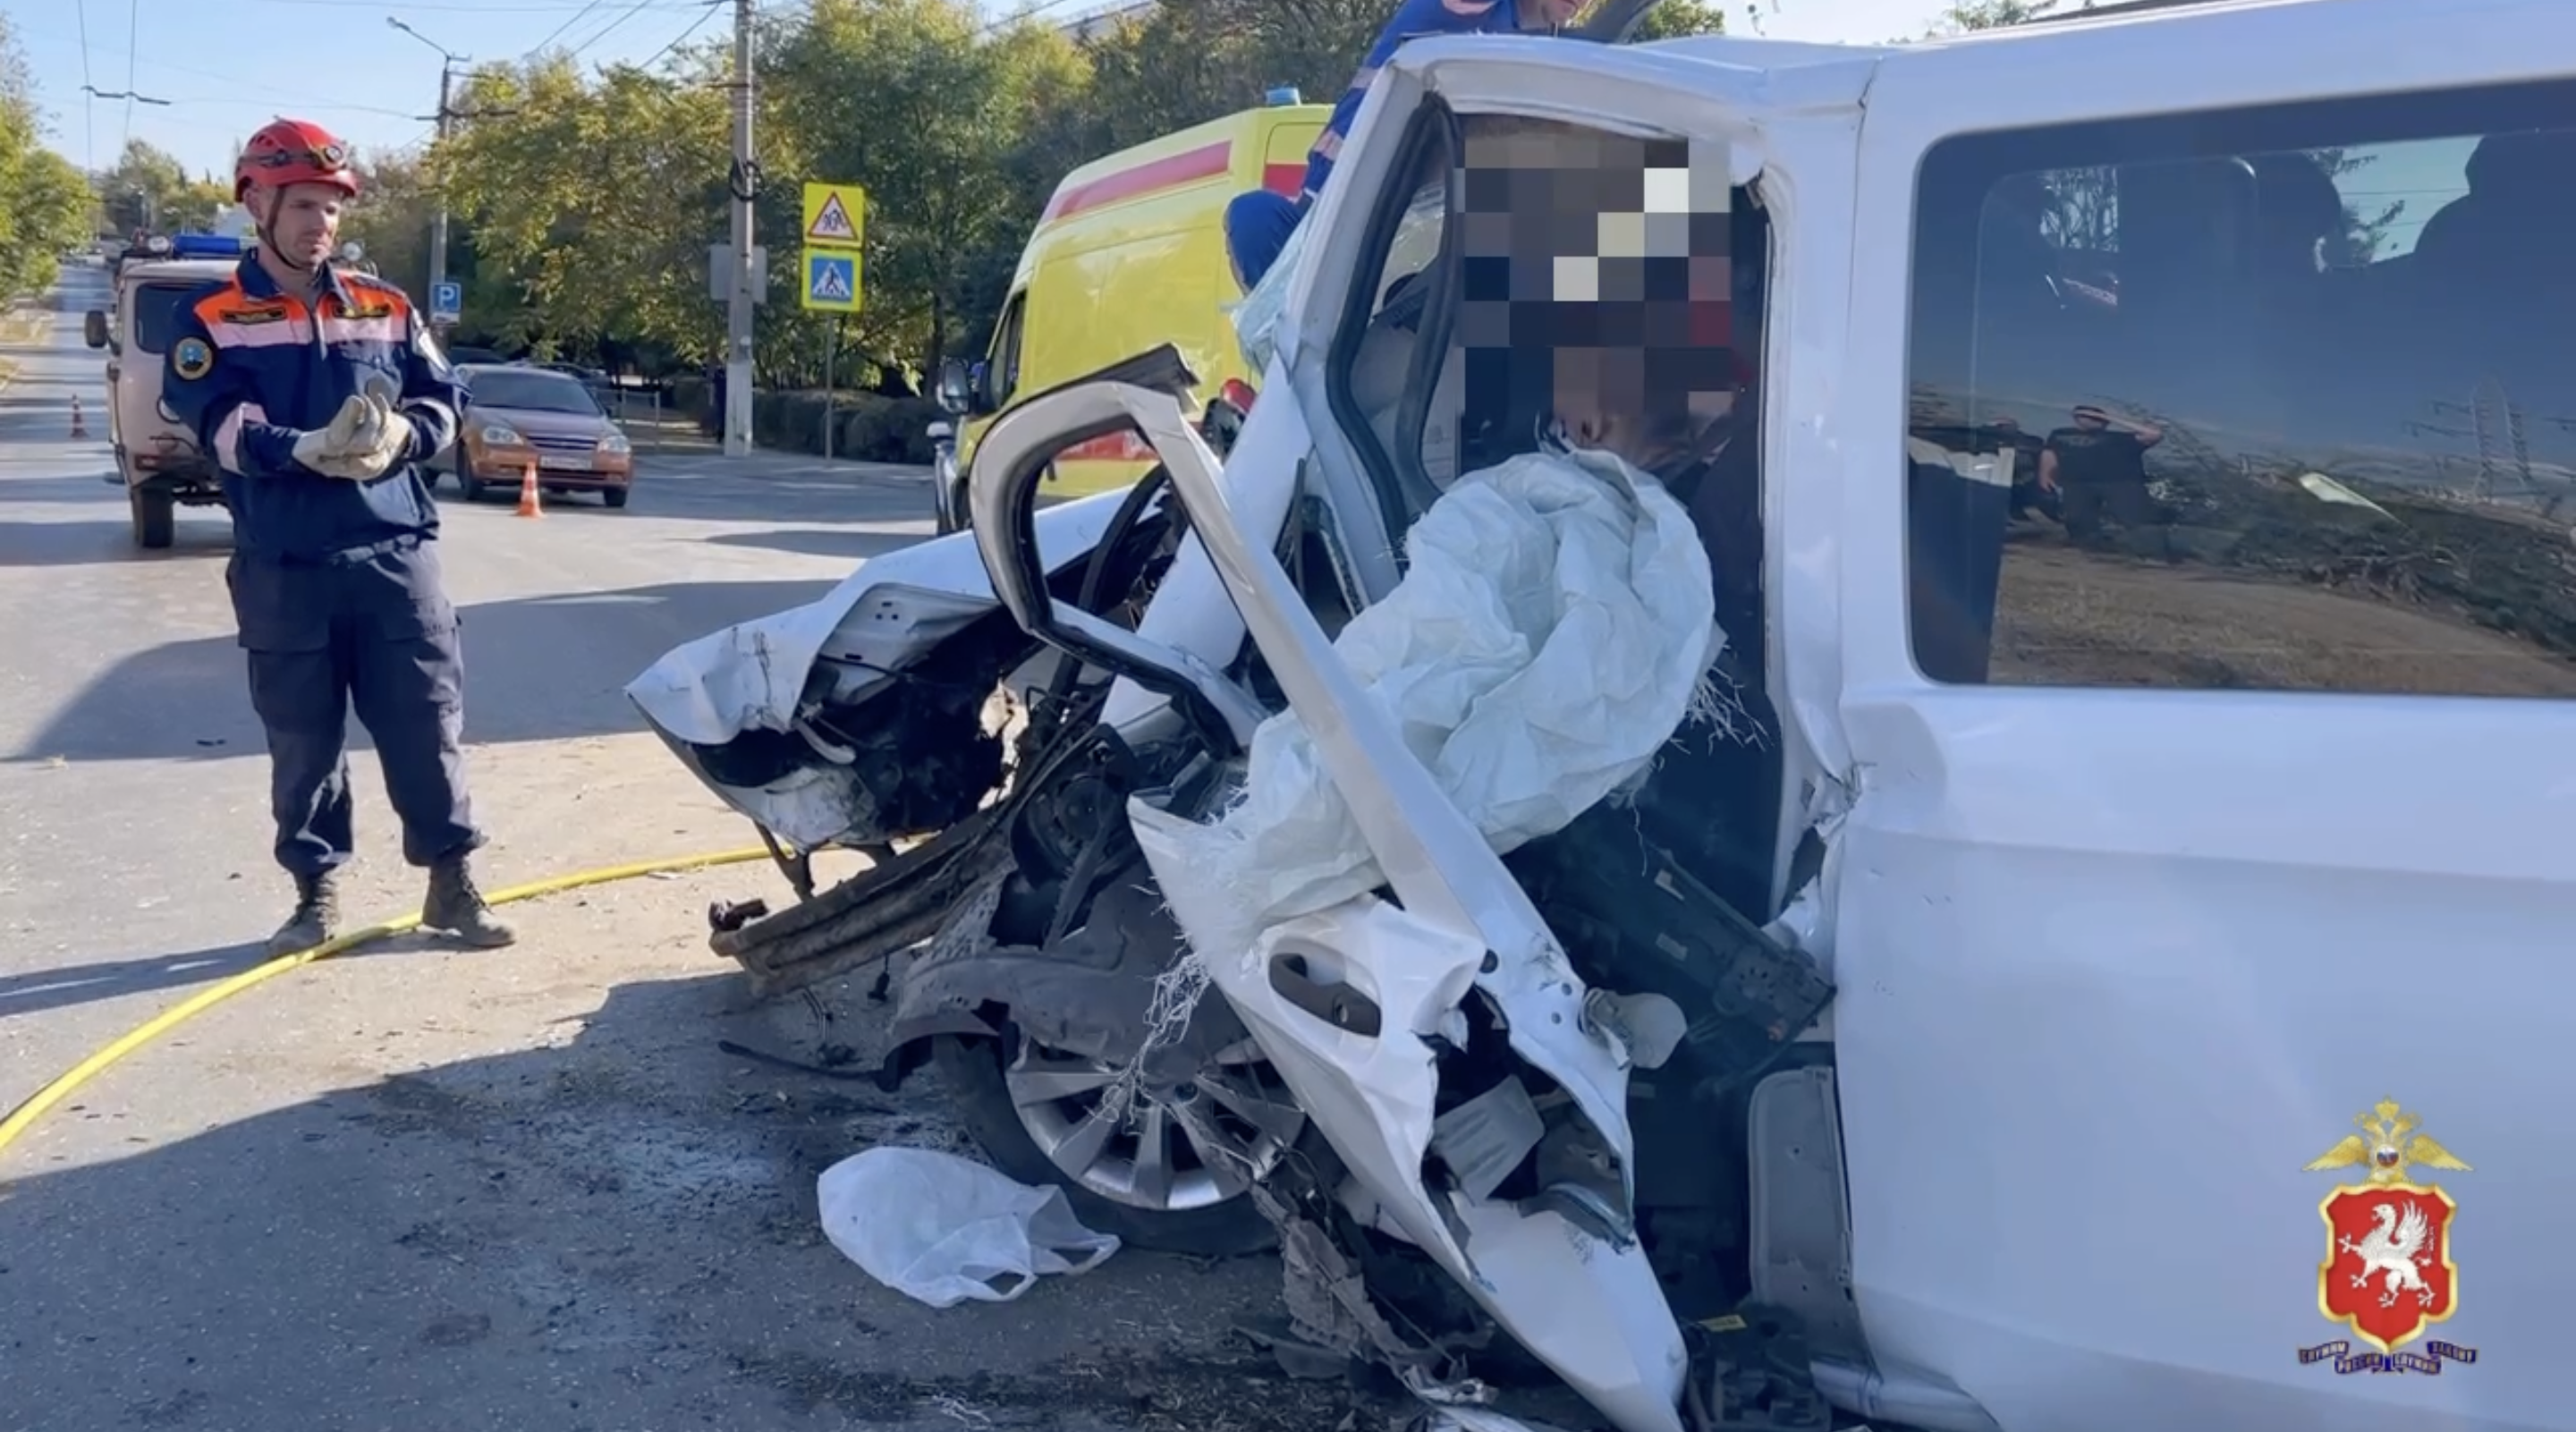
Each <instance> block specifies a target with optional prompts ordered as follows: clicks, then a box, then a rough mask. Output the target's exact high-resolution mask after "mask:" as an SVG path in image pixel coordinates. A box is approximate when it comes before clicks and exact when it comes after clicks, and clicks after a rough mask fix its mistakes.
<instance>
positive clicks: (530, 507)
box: [519, 463, 546, 517]
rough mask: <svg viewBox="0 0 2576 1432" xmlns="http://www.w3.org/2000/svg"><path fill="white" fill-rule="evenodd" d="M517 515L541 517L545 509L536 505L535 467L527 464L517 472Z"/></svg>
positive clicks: (532, 464)
mask: <svg viewBox="0 0 2576 1432" xmlns="http://www.w3.org/2000/svg"><path fill="white" fill-rule="evenodd" d="M519 515H520V516H521V517H543V516H545V515H546V514H545V509H543V508H541V507H539V506H538V505H537V465H536V464H535V463H529V464H528V465H527V466H526V467H525V468H523V469H521V470H520V472H519Z"/></svg>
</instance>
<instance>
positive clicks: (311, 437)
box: [295, 393, 369, 476]
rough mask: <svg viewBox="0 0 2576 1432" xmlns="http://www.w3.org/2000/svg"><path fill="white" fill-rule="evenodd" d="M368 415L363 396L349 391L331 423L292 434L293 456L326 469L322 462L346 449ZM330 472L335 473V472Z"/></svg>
mask: <svg viewBox="0 0 2576 1432" xmlns="http://www.w3.org/2000/svg"><path fill="white" fill-rule="evenodd" d="M368 416H369V411H368V407H367V400H366V398H365V397H363V396H361V395H359V394H356V393H351V394H350V395H349V399H348V401H347V402H344V403H342V404H341V405H340V411H338V412H336V413H333V414H332V415H331V421H330V424H329V425H328V426H326V427H321V428H316V429H314V430H313V431H311V432H307V433H299V434H297V435H296V438H295V460H296V461H297V462H300V463H302V464H304V465H305V466H306V467H309V468H311V469H313V470H314V471H315V472H322V471H325V468H324V466H323V464H325V463H326V462H328V461H330V460H331V459H333V458H336V457H339V456H341V455H343V454H345V453H347V452H348V451H349V448H350V444H351V443H352V442H354V441H355V440H356V438H357V436H358V427H359V425H360V424H361V423H364V422H365V421H366V420H367V418H368ZM332 475H333V476H338V474H336V473H334V474H332Z"/></svg>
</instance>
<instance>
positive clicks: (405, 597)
mask: <svg viewBox="0 0 2576 1432" xmlns="http://www.w3.org/2000/svg"><path fill="white" fill-rule="evenodd" d="M357 192H358V176H357V174H356V172H355V171H353V170H352V169H351V168H350V167H349V153H348V148H347V146H346V145H343V144H342V143H341V142H340V141H339V140H338V139H337V138H335V137H333V136H332V135H331V134H330V133H329V132H328V131H326V130H324V129H323V128H322V127H321V126H319V125H315V124H311V123H307V122H305V121H302V120H291V119H281V120H279V121H277V122H275V123H273V124H270V125H269V126H267V127H266V128H264V129H262V130H260V131H259V132H258V133H256V134H254V135H252V136H251V138H250V142H249V144H247V145H246V146H245V147H244V148H243V150H242V155H241V159H240V161H239V163H237V164H236V165H235V166H234V169H233V197H234V198H235V199H237V200H239V201H240V202H241V203H242V204H243V205H245V206H246V207H247V208H248V209H249V211H250V215H251V218H252V219H253V221H254V222H255V223H256V224H257V226H258V233H259V245H258V247H257V249H255V250H254V251H253V252H252V253H250V254H248V255H246V256H245V257H244V258H243V260H242V263H241V267H240V268H239V269H238V270H236V271H235V272H234V274H233V276H232V278H231V279H230V280H228V281H227V282H225V283H224V285H223V286H222V287H220V288H218V289H216V290H214V291H213V292H212V293H209V294H207V295H205V296H204V297H202V298H200V299H198V300H197V301H196V302H195V303H194V304H193V305H191V306H189V307H188V308H186V309H185V310H183V311H182V312H181V314H180V316H179V318H180V321H179V325H178V328H177V330H176V332H175V333H174V335H173V337H172V339H171V342H170V344H169V348H168V356H167V357H166V359H165V360H164V361H165V363H166V365H167V366H166V371H165V373H164V379H163V385H162V386H163V389H164V391H165V392H166V393H167V395H168V399H169V403H170V406H171V408H172V409H173V410H174V411H175V412H176V413H177V414H178V416H179V419H180V421H181V422H183V423H184V424H186V425H187V426H188V427H189V428H190V429H191V430H193V431H194V432H195V433H196V435H197V440H198V442H199V443H201V444H202V445H203V446H204V448H205V451H206V452H208V453H209V454H211V455H212V456H213V457H214V459H215V462H216V464H217V466H218V467H219V468H220V469H221V470H222V475H223V488H224V500H225V502H226V504H227V505H228V506H230V507H231V509H232V514H233V533H234V543H233V555H232V561H231V564H230V566H229V567H227V568H226V570H225V574H224V580H225V584H226V585H227V586H229V587H230V588H231V590H232V600H233V615H234V618H235V620H236V621H237V622H238V624H239V626H240V630H241V645H242V647H243V648H244V650H245V651H247V652H248V654H249V667H250V697H251V705H252V707H253V708H254V709H256V710H257V711H258V713H259V719H260V724H261V725H262V726H263V727H265V728H266V729H267V732H268V754H269V801H270V806H271V809H272V812H273V813H274V815H275V817H276V821H277V844H276V847H275V849H276V856H277V862H278V864H280V865H283V866H285V867H286V870H287V873H288V874H290V875H292V876H293V877H294V878H295V911H294V913H293V914H292V915H290V916H289V917H288V918H287V921H286V923H285V924H284V925H283V926H281V927H280V928H279V929H278V931H277V934H276V935H275V936H274V937H273V938H272V939H271V940H270V942H269V943H270V948H271V949H273V950H276V951H278V952H280V953H285V952H290V951H297V950H305V949H310V948H312V947H313V946H315V945H319V944H322V943H324V942H325V941H328V940H330V939H332V938H334V937H335V936H337V935H338V934H339V933H340V931H339V913H340V912H339V897H338V892H337V890H336V889H335V887H334V881H335V878H336V874H337V872H338V870H339V868H340V866H341V865H342V864H343V863H345V862H346V861H347V860H348V859H349V857H350V854H351V845H352V841H353V831H352V829H351V819H350V791H349V763H348V751H347V746H348V743H347V713H348V711H349V708H350V707H351V706H352V705H354V706H355V707H356V709H357V713H358V719H359V720H360V721H362V722H364V723H366V728H367V733H368V734H369V735H370V736H372V737H374V738H375V744H376V753H377V756H378V758H379V760H380V761H381V762H382V764H383V766H384V773H385V794H386V795H387V796H388V797H390V798H391V800H392V803H393V808H394V813H395V814H396V815H397V816H399V817H400V818H401V820H402V827H403V857H404V859H406V860H408V861H410V862H411V863H412V864H413V865H416V866H423V867H426V868H427V869H428V871H429V891H428V896H427V898H426V899H425V900H424V901H423V902H422V905H421V924H422V926H423V927H424V928H427V929H431V930H439V931H444V932H447V933H449V934H452V935H455V936H457V937H459V938H461V939H462V940H464V941H465V942H467V943H469V944H474V945H482V946H497V945H506V944H509V943H511V942H512V941H513V940H514V939H515V938H516V935H515V933H514V932H513V931H512V930H511V928H510V927H509V926H508V925H507V924H504V923H503V922H501V921H500V920H498V919H496V918H495V917H494V916H493V914H492V910H491V907H490V906H489V905H487V904H486V903H485V902H484V899H483V896H482V895H481V893H479V892H478V891H477V890H476V888H475V884H474V877H473V874H472V872H471V870H470V869H469V868H468V866H467V860H468V857H469V855H470V854H471V853H472V852H473V851H474V849H475V848H476V847H478V846H480V845H481V844H482V843H483V835H482V832H481V831H479V830H478V829H476V827H475V825H474V819H473V813H472V811H471V809H470V807H469V804H468V802H467V799H466V791H465V762H464V753H463V749H462V736H463V730H464V713H465V686H464V675H465V673H464V665H463V660H462V657H461V654H460V651H459V647H458V641H457V619H456V609H455V607H454V606H452V605H451V604H450V603H449V602H448V599H447V593H446V591H445V588H444V584H443V583H442V582H441V581H440V577H439V563H438V542H437V538H438V506H437V504H436V503H435V502H434V501H433V500H432V499H431V497H430V492H429V486H428V483H427V482H426V481H425V480H424V476H423V465H424V464H425V463H426V462H427V461H428V459H429V458H430V457H431V456H432V455H434V454H435V453H437V452H438V451H439V450H440V449H441V448H443V447H445V446H447V444H448V443H449V442H451V441H453V440H454V438H455V436H456V427H457V420H458V413H459V412H460V411H461V408H462V404H463V400H464V396H465V393H464V388H463V385H462V384H461V383H460V381H459V380H458V378H457V376H456V372H455V370H454V369H453V368H451V367H450V366H449V365H448V362H447V358H446V356H445V355H444V354H443V353H441V352H440V351H439V348H438V344H437V342H436V340H435V339H433V338H432V337H431V336H430V335H429V333H428V331H427V329H426V328H425V327H424V326H423V323H422V320H421V317H420V313H419V311H418V310H417V309H415V308H414V307H413V306H412V303H411V300H410V299H409V298H408V297H407V296H405V295H404V293H403V292H402V290H400V289H398V288H396V287H394V286H393V285H392V284H389V283H386V282H384V281H383V280H381V279H378V278H375V277H373V276H370V275H367V274H362V273H358V272H355V271H352V270H350V269H347V268H339V267H334V266H333V264H332V262H331V254H332V249H333V245H334V243H335V242H336V240H337V239H338V236H339V228H340V212H341V206H342V205H344V204H345V203H347V202H348V200H350V199H351V198H353V197H355V196H356V194H357Z"/></svg>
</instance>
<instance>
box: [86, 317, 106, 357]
mask: <svg viewBox="0 0 2576 1432" xmlns="http://www.w3.org/2000/svg"><path fill="white" fill-rule="evenodd" d="M81 338H82V340H83V341H85V342H87V343H88V344H89V346H90V347H92V348H104V347H106V346H107V315H106V314H104V313H101V312H99V311H98V310H97V309H95V308H93V309H91V310H90V311H89V312H87V313H84V314H82V315H81Z"/></svg>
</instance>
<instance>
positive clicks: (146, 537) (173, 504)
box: [125, 487, 179, 551]
mask: <svg viewBox="0 0 2576 1432" xmlns="http://www.w3.org/2000/svg"><path fill="white" fill-rule="evenodd" d="M125 505H126V507H127V508H128V509H130V510H131V511H132V512H133V514H134V545H135V546H137V547H141V548H143V549H144V550H145V551H159V550H161V549H162V548H164V547H167V546H169V545H170V544H171V543H172V542H173V541H175V540H176V539H177V537H178V535H179V499H178V496H177V494H175V493H172V492H170V491H169V490H168V489H166V488H158V487H129V488H127V489H125Z"/></svg>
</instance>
